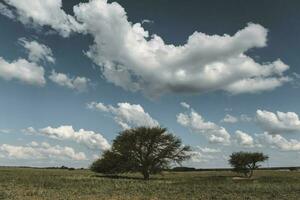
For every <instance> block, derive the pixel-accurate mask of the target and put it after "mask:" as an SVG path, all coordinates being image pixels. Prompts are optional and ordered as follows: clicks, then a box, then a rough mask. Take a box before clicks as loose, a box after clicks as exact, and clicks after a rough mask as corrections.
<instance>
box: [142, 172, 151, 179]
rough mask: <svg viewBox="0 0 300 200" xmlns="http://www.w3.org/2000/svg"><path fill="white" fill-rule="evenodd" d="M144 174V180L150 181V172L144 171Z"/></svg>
mask: <svg viewBox="0 0 300 200" xmlns="http://www.w3.org/2000/svg"><path fill="white" fill-rule="evenodd" d="M142 173H143V176H144V180H149V178H150V175H149V172H148V170H145V171H143V172H142Z"/></svg>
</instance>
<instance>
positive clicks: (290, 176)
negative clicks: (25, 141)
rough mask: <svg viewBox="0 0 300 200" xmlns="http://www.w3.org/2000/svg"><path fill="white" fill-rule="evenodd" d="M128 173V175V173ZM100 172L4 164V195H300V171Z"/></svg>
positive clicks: (23, 198) (0, 185)
mask: <svg viewBox="0 0 300 200" xmlns="http://www.w3.org/2000/svg"><path fill="white" fill-rule="evenodd" d="M124 176H125V175H124ZM126 176H128V177H129V178H119V179H112V178H106V177H101V175H97V174H94V173H92V172H90V171H88V170H75V171H68V170H57V169H53V170H50V169H22V168H0V199H14V200H18V199H20V200H29V199H30V200H35V199H49V200H50V199H51V200H53V199H55V200H59V199H61V200H66V199H74V200H75V199H84V200H90V199H91V200H93V199H101V200H102V199H128V200H129V199H130V200H134V199H168V200H175V199H191V200H192V199H230V200H238V199H243V200H248V199H280V200H283V199H289V200H290V199H300V172H288V171H257V172H255V175H254V176H255V177H254V179H253V180H235V179H232V178H233V177H234V176H236V174H234V173H231V172H184V173H179V172H174V173H172V172H165V173H163V176H161V175H156V176H152V179H151V180H150V181H143V180H140V179H136V178H137V177H140V176H139V175H138V174H126Z"/></svg>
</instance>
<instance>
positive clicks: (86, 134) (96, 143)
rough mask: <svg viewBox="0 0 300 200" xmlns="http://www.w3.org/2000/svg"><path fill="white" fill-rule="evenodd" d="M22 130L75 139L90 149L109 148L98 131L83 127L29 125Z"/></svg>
mask: <svg viewBox="0 0 300 200" xmlns="http://www.w3.org/2000/svg"><path fill="white" fill-rule="evenodd" d="M23 131H24V132H27V133H29V134H41V135H44V136H47V137H50V138H52V139H58V140H70V141H75V142H77V143H79V144H83V145H85V146H86V147H88V148H90V149H101V150H107V149H109V148H110V144H109V143H108V141H107V140H106V139H105V138H104V137H103V136H102V135H101V134H100V133H96V132H94V131H87V130H84V129H79V131H75V130H74V129H73V127H72V126H59V127H57V128H53V127H51V126H48V127H46V128H42V129H39V130H35V129H34V128H32V127H29V128H27V129H25V130H23Z"/></svg>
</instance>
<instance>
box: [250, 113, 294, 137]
mask: <svg viewBox="0 0 300 200" xmlns="http://www.w3.org/2000/svg"><path fill="white" fill-rule="evenodd" d="M256 119H257V122H258V124H259V125H260V126H261V127H262V128H263V129H264V130H265V131H267V132H269V133H271V134H282V133H288V132H300V120H299V117H298V115H297V114H296V113H294V112H286V113H284V112H279V111H277V112H276V113H273V112H269V111H266V110H257V111H256Z"/></svg>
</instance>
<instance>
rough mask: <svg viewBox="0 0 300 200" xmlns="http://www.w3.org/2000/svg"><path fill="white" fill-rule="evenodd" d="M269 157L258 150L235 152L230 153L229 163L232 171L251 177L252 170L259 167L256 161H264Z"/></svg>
mask: <svg viewBox="0 0 300 200" xmlns="http://www.w3.org/2000/svg"><path fill="white" fill-rule="evenodd" d="M268 158H269V157H268V156H267V155H264V154H263V153H258V152H243V151H241V152H235V153H232V154H231V155H230V159H229V163H230V165H231V166H232V167H233V171H235V172H238V173H243V174H244V175H245V176H246V177H248V178H251V177H252V175H253V170H255V169H257V168H259V167H260V165H258V164H257V163H259V162H264V161H266V160H267V159H268Z"/></svg>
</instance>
